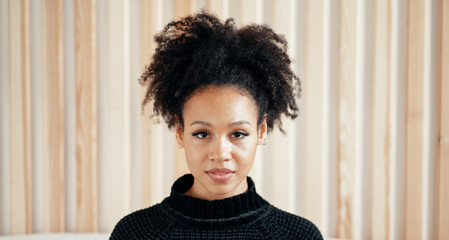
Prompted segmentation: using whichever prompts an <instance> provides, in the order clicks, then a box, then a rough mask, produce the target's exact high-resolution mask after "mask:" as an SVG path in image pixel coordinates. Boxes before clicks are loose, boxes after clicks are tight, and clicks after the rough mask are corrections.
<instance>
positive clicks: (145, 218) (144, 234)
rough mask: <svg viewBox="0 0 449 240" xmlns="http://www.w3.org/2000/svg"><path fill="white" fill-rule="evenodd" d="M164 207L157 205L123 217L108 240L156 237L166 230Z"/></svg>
mask: <svg viewBox="0 0 449 240" xmlns="http://www.w3.org/2000/svg"><path fill="white" fill-rule="evenodd" d="M163 208H164V205H163V204H157V205H154V206H152V207H149V208H145V209H141V210H138V211H135V212H133V213H130V214H128V215H126V216H125V217H123V218H122V219H121V220H120V221H119V222H118V223H117V224H116V225H115V227H114V230H113V231H112V233H111V236H110V238H109V239H110V240H114V239H142V238H149V237H156V236H158V235H160V234H161V233H162V232H165V231H166V230H167V225H168V223H167V220H168V219H167V217H166V216H165V213H164V209H163Z"/></svg>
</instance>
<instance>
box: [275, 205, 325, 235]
mask: <svg viewBox="0 0 449 240" xmlns="http://www.w3.org/2000/svg"><path fill="white" fill-rule="evenodd" d="M268 225H270V228H271V229H272V231H276V232H277V233H278V235H279V236H283V237H284V238H285V239H317V240H321V239H323V236H322V235H321V232H320V230H319V229H318V228H317V227H316V226H315V224H313V223H312V222H311V221H309V220H307V219H305V218H303V217H300V216H297V215H294V214H291V213H289V212H286V211H283V210H281V209H278V208H276V207H273V210H272V212H271V214H270V221H269V222H268Z"/></svg>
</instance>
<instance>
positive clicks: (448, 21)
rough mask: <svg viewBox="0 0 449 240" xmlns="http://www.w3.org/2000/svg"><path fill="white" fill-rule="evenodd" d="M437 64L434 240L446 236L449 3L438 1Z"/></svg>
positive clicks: (448, 216) (448, 211)
mask: <svg viewBox="0 0 449 240" xmlns="http://www.w3.org/2000/svg"><path fill="white" fill-rule="evenodd" d="M438 9H439V13H438V15H439V18H438V20H439V21H438V30H437V31H438V50H437V52H438V60H437V62H438V63H437V91H438V93H437V94H438V98H437V122H438V124H437V143H438V144H437V158H436V167H435V169H436V177H435V183H436V186H435V190H436V196H435V230H434V239H441V240H442V239H446V238H447V237H448V236H449V228H448V227H447V226H449V181H448V180H447V174H448V173H449V69H448V67H447V66H449V1H447V0H440V1H439V6H438Z"/></svg>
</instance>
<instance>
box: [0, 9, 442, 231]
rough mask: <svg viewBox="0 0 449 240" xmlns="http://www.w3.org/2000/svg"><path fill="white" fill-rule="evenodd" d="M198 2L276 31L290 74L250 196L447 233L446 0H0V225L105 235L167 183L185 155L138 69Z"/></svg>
mask: <svg viewBox="0 0 449 240" xmlns="http://www.w3.org/2000/svg"><path fill="white" fill-rule="evenodd" d="M200 8H205V9H206V10H209V11H213V12H215V13H216V14H217V15H218V16H220V17H222V18H226V17H233V18H234V19H235V20H236V22H237V24H238V25H244V24H247V23H251V22H255V23H266V24H268V25H270V26H271V27H273V29H274V30H275V31H276V32H278V33H282V34H285V36H286V38H287V40H288V42H289V54H290V56H291V57H292V58H293V59H294V62H293V65H292V67H293V68H294V70H295V72H296V73H297V74H298V76H299V77H300V78H301V79H302V86H303V94H302V98H301V100H300V101H299V104H300V108H301V113H300V117H299V118H298V119H296V120H294V121H285V122H284V125H285V128H286V130H287V135H282V134H281V133H280V132H278V131H274V132H273V133H272V134H271V136H269V139H268V140H269V141H268V144H267V145H265V146H263V147H260V148H259V149H258V150H257V155H256V163H255V165H254V167H253V170H252V172H251V174H250V175H251V176H252V177H253V178H254V180H255V182H256V185H257V189H258V191H259V192H260V193H261V195H262V196H264V197H265V198H266V199H268V200H269V201H271V202H272V203H273V204H274V205H276V206H278V207H280V208H282V209H284V210H287V211H290V212H292V213H296V214H299V215H301V216H304V217H306V218H308V219H310V220H311V221H313V222H314V223H315V224H317V226H318V227H319V228H320V229H321V231H322V233H323V235H324V236H325V237H333V238H347V239H447V238H448V237H449V228H448V227H447V226H449V181H448V180H447V177H448V176H449V70H448V69H449V68H448V66H449V1H448V0H422V1H418V0H417V1H414V0H375V1H363V0H339V1H333V0H276V1H274V0H245V1H239V0H168V1H166V0H140V1H126V0H111V1H107V0H67V1H63V0H32V1H31V0H0V53H1V54H0V63H1V64H0V77H1V81H0V84H1V85H0V87H1V88H0V91H1V92H0V106H1V111H0V116H1V118H0V121H1V122H0V131H1V134H0V158H1V160H0V196H1V197H0V235H9V234H30V233H43V232H110V231H111V230H112V228H113V227H114V225H115V223H116V222H117V221H118V220H119V219H120V218H121V217H123V216H124V215H126V214H128V213H130V212H131V211H134V210H137V209H140V208H144V207H148V206H151V205H153V204H155V203H158V202H160V201H161V200H162V199H163V198H164V197H165V196H167V195H168V194H169V190H170V186H171V184H172V182H173V181H174V180H175V179H176V178H177V177H179V176H181V175H182V174H184V173H186V172H187V171H188V170H187V167H186V164H185V161H184V160H185V159H184V155H183V151H182V150H179V149H177V148H176V144H175V141H174V139H175V138H174V134H173V132H170V131H168V130H167V128H166V126H165V125H164V124H157V123H156V122H155V121H154V120H151V119H148V117H145V116H142V115H141V111H140V103H141V100H142V94H143V89H142V88H141V87H140V85H139V84H138V81H137V79H138V78H139V76H140V73H141V72H142V69H143V67H144V66H145V65H146V64H148V63H149V60H150V58H151V55H152V52H153V51H154V48H155V44H154V42H153V40H152V36H154V34H156V33H157V32H159V31H160V30H161V29H162V28H163V26H164V25H165V24H167V23H168V22H169V21H171V20H172V19H179V18H180V17H182V16H185V15H187V14H190V13H193V12H196V11H197V10H199V9H200ZM146 111H147V113H149V112H150V111H151V106H149V107H148V108H147V109H146Z"/></svg>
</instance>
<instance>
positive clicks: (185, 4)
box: [173, 0, 194, 179]
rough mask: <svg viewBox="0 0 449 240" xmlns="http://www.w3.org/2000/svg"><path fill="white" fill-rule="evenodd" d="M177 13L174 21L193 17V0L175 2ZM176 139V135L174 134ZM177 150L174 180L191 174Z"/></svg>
mask: <svg viewBox="0 0 449 240" xmlns="http://www.w3.org/2000/svg"><path fill="white" fill-rule="evenodd" d="M174 5H175V13H174V15H175V16H174V19H175V20H179V19H181V18H183V17H185V16H187V15H191V14H192V13H193V11H192V10H193V7H194V6H193V0H187V1H186V0H175V4H174ZM173 138H174V133H173ZM174 144H175V145H177V142H176V141H174ZM173 149H175V159H174V161H175V172H174V178H175V179H177V178H178V177H180V176H182V175H184V174H186V173H189V172H190V171H189V169H188V167H187V163H186V158H185V154H184V149H179V148H178V147H174V148H173Z"/></svg>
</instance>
